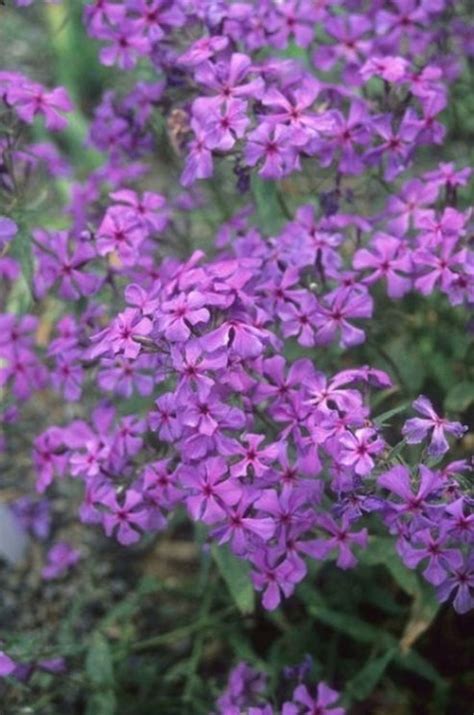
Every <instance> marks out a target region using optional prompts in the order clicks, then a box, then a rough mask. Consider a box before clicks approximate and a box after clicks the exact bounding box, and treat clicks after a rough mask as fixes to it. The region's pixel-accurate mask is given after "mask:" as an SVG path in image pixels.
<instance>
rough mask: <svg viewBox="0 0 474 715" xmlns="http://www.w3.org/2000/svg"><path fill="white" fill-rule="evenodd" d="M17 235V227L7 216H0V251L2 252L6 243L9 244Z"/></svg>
mask: <svg viewBox="0 0 474 715" xmlns="http://www.w3.org/2000/svg"><path fill="white" fill-rule="evenodd" d="M17 233H18V226H17V225H16V223H15V222H14V221H12V220H11V219H10V218H8V217H7V216H0V251H2V250H3V249H4V248H5V246H6V245H7V243H9V242H10V241H11V240H12V238H14V236H16V234H17Z"/></svg>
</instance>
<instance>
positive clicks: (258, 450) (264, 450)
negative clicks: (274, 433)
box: [230, 434, 280, 477]
mask: <svg viewBox="0 0 474 715" xmlns="http://www.w3.org/2000/svg"><path fill="white" fill-rule="evenodd" d="M264 439H265V435H263V434H246V435H244V436H243V437H242V441H244V442H245V443H246V446H245V447H244V446H243V445H241V444H239V445H238V447H237V449H236V451H237V453H238V454H239V455H241V457H242V458H241V459H240V461H239V462H237V463H236V464H233V465H232V467H231V468H230V473H231V474H232V476H234V477H243V476H245V475H246V474H247V473H248V469H249V468H250V467H251V468H252V471H253V474H255V475H256V476H257V477H261V476H262V475H263V474H264V473H265V472H266V471H267V470H268V468H269V464H270V463H271V462H273V460H274V459H276V458H277V456H278V454H279V451H280V449H279V446H278V444H269V445H267V446H266V447H260V445H261V444H262V442H263V440H264Z"/></svg>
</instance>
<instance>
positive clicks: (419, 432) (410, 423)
mask: <svg viewBox="0 0 474 715" xmlns="http://www.w3.org/2000/svg"><path fill="white" fill-rule="evenodd" d="M413 407H414V409H415V410H416V411H417V412H419V413H420V414H422V415H423V417H422V418H421V417H413V418H412V419H409V420H407V421H406V422H405V424H404V426H403V429H402V434H403V436H404V437H405V439H406V441H407V443H408V444H420V442H422V441H423V440H424V439H426V437H427V435H428V433H429V432H431V430H432V434H431V442H430V445H429V447H428V454H430V455H431V456H433V457H439V456H440V455H442V454H444V453H445V452H447V451H448V449H449V444H448V441H447V439H446V435H445V432H448V433H449V434H453V435H454V436H455V437H457V438H458V439H459V438H460V437H462V436H463V434H464V432H465V431H466V430H467V427H466V426H464V425H462V424H461V423H460V422H450V421H449V420H447V419H446V418H444V417H440V416H439V415H438V414H437V413H436V412H435V410H434V408H433V405H432V404H431V402H430V400H429V399H428V398H427V397H424V395H420V396H419V397H417V399H416V400H415V402H414V403H413Z"/></svg>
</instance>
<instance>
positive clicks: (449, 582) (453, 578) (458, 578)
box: [436, 554, 474, 613]
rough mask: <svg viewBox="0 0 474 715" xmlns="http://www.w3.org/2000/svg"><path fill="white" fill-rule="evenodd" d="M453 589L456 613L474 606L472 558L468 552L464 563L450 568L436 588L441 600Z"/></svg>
mask: <svg viewBox="0 0 474 715" xmlns="http://www.w3.org/2000/svg"><path fill="white" fill-rule="evenodd" d="M453 591H455V595H454V600H453V606H454V608H455V610H456V611H457V612H458V613H467V612H468V611H470V610H471V608H473V607H474V558H473V555H472V554H470V555H469V556H468V557H467V558H466V560H465V561H464V563H463V564H462V565H461V566H459V567H456V568H454V569H452V570H451V571H450V573H449V575H448V577H447V578H446V579H445V581H443V582H442V583H441V585H440V586H438V588H437V589H436V595H437V597H438V599H439V600H440V601H441V602H444V601H447V600H448V599H449V598H450V596H451V594H452V593H453Z"/></svg>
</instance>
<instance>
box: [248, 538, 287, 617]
mask: <svg viewBox="0 0 474 715" xmlns="http://www.w3.org/2000/svg"><path fill="white" fill-rule="evenodd" d="M250 560H251V562H252V565H253V566H254V567H255V570H253V571H252V574H251V575H252V582H253V585H254V586H255V588H256V589H257V591H263V596H262V605H263V607H264V608H266V609H267V611H273V610H275V608H278V606H279V605H280V601H281V593H283V595H284V596H285V597H286V598H288V597H289V596H291V594H292V593H293V591H294V590H295V581H294V580H292V578H291V577H292V573H293V567H292V565H291V563H290V562H289V561H288V560H286V559H283V560H282V556H281V553H280V551H279V550H278V549H267V550H266V551H263V550H258V551H256V552H255V553H254V554H252V556H251V557H250Z"/></svg>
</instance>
